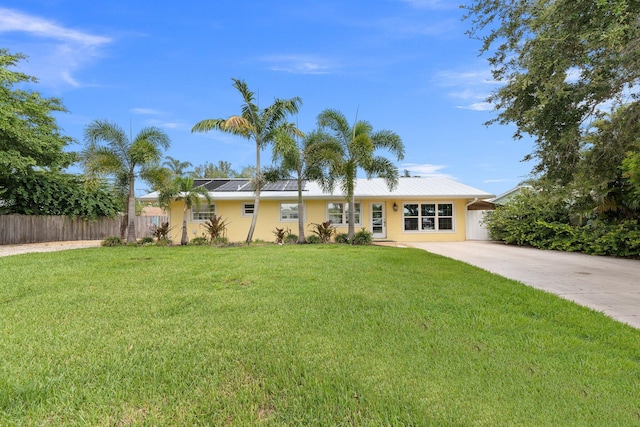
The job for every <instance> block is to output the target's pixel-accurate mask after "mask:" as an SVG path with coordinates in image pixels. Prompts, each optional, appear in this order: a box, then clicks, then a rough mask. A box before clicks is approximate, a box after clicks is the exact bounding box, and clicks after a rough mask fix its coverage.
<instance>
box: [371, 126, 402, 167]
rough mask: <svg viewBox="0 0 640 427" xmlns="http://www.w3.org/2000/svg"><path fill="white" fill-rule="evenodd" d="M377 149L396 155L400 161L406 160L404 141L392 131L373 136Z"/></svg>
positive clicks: (379, 132) (372, 139) (376, 133)
mask: <svg viewBox="0 0 640 427" xmlns="http://www.w3.org/2000/svg"><path fill="white" fill-rule="evenodd" d="M371 141H372V142H373V146H374V147H375V148H384V149H386V150H388V151H389V152H390V153H391V154H394V155H395V156H396V158H397V159H398V160H402V159H404V144H403V143H402V139H400V137H399V136H398V135H397V134H396V133H395V132H391V131H390V130H381V131H378V132H375V133H373V134H372V135H371Z"/></svg>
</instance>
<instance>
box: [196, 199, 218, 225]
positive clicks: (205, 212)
mask: <svg viewBox="0 0 640 427" xmlns="http://www.w3.org/2000/svg"><path fill="white" fill-rule="evenodd" d="M215 214H216V205H214V204H211V205H207V204H206V203H205V204H201V205H200V207H197V206H193V207H192V208H191V221H192V222H203V221H207V220H208V219H209V218H212V217H214V216H215Z"/></svg>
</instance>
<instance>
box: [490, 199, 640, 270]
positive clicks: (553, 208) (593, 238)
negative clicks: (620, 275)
mask: <svg viewBox="0 0 640 427" xmlns="http://www.w3.org/2000/svg"><path fill="white" fill-rule="evenodd" d="M565 205H566V204H565ZM485 223H486V225H487V228H488V230H489V236H490V237H491V238H492V239H494V240H501V241H504V242H505V243H507V244H515V245H519V246H533V247H535V248H540V249H554V250H561V251H568V252H584V253H588V254H594V255H611V256H619V257H634V258H637V257H640V224H639V223H638V221H635V220H626V221H622V222H618V223H608V222H606V221H604V220H598V219H593V220H591V221H588V222H587V223H586V225H582V226H580V225H574V224H571V223H570V220H569V211H568V207H565V206H564V205H563V204H562V203H557V202H556V203H554V202H553V201H550V200H549V199H548V198H546V197H545V195H544V194H541V193H534V192H529V191H526V192H524V193H522V194H520V195H518V196H516V197H514V198H513V199H512V200H511V201H509V203H507V204H506V205H504V206H500V207H498V209H496V210H495V211H491V212H489V213H488V215H487V217H486V219H485Z"/></svg>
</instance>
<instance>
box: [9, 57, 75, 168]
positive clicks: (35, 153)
mask: <svg viewBox="0 0 640 427" xmlns="http://www.w3.org/2000/svg"><path fill="white" fill-rule="evenodd" d="M25 58H26V57H25V56H24V55H22V54H11V53H9V51H8V50H7V49H0V152H2V155H1V156H0V179H6V178H7V177H8V176H11V175H20V174H28V173H30V172H31V171H33V170H34V168H41V169H42V168H46V169H50V170H60V169H62V168H65V167H67V166H69V165H70V164H71V163H73V161H74V159H75V156H74V154H73V153H70V152H65V151H64V150H63V149H64V148H65V147H66V146H67V145H68V144H70V143H71V142H72V139H71V138H69V137H66V136H63V135H62V134H61V132H60V128H59V127H58V125H57V123H56V120H55V118H54V117H53V116H52V114H53V113H54V112H65V111H66V109H65V108H64V106H63V105H62V102H61V101H60V100H59V99H57V98H45V97H43V96H41V95H40V94H39V93H38V92H35V91H31V90H27V89H20V88H18V87H20V86H24V84H25V83H36V82H37V80H36V78H35V77H31V76H28V75H26V74H23V73H20V72H17V71H14V70H11V68H12V67H15V66H16V65H17V64H18V62H19V61H21V60H24V59H25ZM17 86H18V87H17Z"/></svg>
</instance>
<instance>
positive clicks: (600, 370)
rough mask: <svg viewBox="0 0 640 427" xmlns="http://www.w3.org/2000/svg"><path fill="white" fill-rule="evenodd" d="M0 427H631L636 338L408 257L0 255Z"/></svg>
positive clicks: (337, 251)
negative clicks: (42, 426)
mask: <svg viewBox="0 0 640 427" xmlns="http://www.w3.org/2000/svg"><path fill="white" fill-rule="evenodd" d="M0 272H1V275H0V360H1V363H0V425H104V426H107V425H108V426H128V425H171V426H181V425H185V426H191V425H207V426H209V425H211V426H224V425H233V426H244V425H249V426H251V425H264V426H289V425H321V426H329V425H357V426H384V425H394V426H395V425H416V426H425V425H434V426H442V425H456V426H467V425H471V426H473V425H478V426H499V425H540V426H547V425H589V426H597V425H602V426H614V425H621V426H622V425H623V426H631V425H640V331H638V330H635V329H633V328H631V327H630V326H626V325H623V324H621V323H617V322H615V321H613V320H610V319H608V318H607V317H605V316H604V315H601V314H599V313H596V312H593V311H591V310H589V309H587V308H583V307H579V306H576V305H574V304H572V303H570V302H568V301H565V300H562V299H559V298H557V297H555V296H552V295H549V294H545V293H542V292H540V291H537V290H534V289H531V288H528V287H525V286H523V285H520V284H518V283H516V282H513V281H510V280H507V279H503V278H500V277H497V276H494V275H492V274H490V273H487V272H485V271H482V270H480V269H477V268H474V267H471V266H468V265H466V264H462V263H459V262H455V261H451V260H449V259H446V258H443V257H440V256H436V255H431V254H429V253H427V252H424V251H419V250H414V249H399V248H387V247H349V246H345V245H307V246H304V247H298V246H295V245H291V246H272V245H266V246H252V247H236V248H227V249H216V248H208V247H174V248H163V247H140V248H132V247H121V248H93V249H83V250H73V251H65V252H57V253H41V254H28V255H19V256H13V257H7V258H0Z"/></svg>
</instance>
